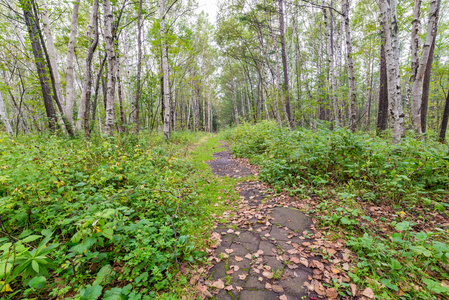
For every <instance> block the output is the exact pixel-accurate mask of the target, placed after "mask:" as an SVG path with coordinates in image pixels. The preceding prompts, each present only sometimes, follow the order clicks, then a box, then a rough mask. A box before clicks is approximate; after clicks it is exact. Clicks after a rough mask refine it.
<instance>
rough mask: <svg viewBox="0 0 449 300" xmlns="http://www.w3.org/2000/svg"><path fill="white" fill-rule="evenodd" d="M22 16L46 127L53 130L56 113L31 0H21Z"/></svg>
mask: <svg viewBox="0 0 449 300" xmlns="http://www.w3.org/2000/svg"><path fill="white" fill-rule="evenodd" d="M21 4H22V9H23V16H24V20H25V24H26V26H27V29H28V34H29V35H30V40H31V47H32V48H33V55H34V60H35V63H36V68H37V74H38V76H39V82H40V85H41V89H42V97H43V98H44V105H45V111H46V113H47V118H48V127H49V129H50V131H52V132H54V131H55V130H56V124H57V120H56V114H55V109H54V107H53V102H52V100H51V91H50V86H49V82H50V81H49V78H48V76H47V75H48V74H47V70H46V68H45V65H44V64H43V62H44V61H45V60H44V58H43V50H42V46H41V44H40V37H39V29H38V27H37V24H36V21H37V20H36V18H35V16H34V15H33V12H32V5H33V4H32V1H28V0H25V1H22V2H21Z"/></svg>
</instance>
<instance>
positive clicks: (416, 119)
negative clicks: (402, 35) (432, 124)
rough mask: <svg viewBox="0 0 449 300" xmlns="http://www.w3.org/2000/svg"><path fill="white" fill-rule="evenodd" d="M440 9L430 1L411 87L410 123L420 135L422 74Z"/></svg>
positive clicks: (437, 3)
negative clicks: (425, 32) (425, 29)
mask: <svg viewBox="0 0 449 300" xmlns="http://www.w3.org/2000/svg"><path fill="white" fill-rule="evenodd" d="M439 7H440V1H439V0H430V8H429V22H428V25H427V35H426V40H425V42H424V45H423V47H422V54H421V60H420V61H419V65H418V70H417V72H416V77H415V80H414V81H413V87H412V123H413V129H414V130H415V131H416V132H417V133H421V132H422V130H421V99H422V98H421V97H422V84H423V79H424V73H425V71H426V67H427V63H428V59H429V54H430V48H431V45H432V41H433V37H434V36H435V35H436V31H437V26H436V22H437V19H438V12H439Z"/></svg>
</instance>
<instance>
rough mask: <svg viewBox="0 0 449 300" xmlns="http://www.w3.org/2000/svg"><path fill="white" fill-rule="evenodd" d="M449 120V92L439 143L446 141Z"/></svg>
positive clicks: (448, 93) (448, 92)
mask: <svg viewBox="0 0 449 300" xmlns="http://www.w3.org/2000/svg"><path fill="white" fill-rule="evenodd" d="M448 120H449V90H448V91H447V96H446V104H445V105H444V112H443V119H442V120H441V130H440V138H439V141H440V142H441V143H443V142H444V140H445V139H446V130H447V122H448Z"/></svg>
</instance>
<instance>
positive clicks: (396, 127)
mask: <svg viewBox="0 0 449 300" xmlns="http://www.w3.org/2000/svg"><path fill="white" fill-rule="evenodd" d="M379 9H380V17H381V21H380V23H381V27H382V39H383V43H384V47H385V60H386V64H387V80H388V103H389V107H388V111H389V115H390V120H391V139H392V142H393V144H399V143H400V142H401V123H400V117H399V110H398V97H397V96H398V95H397V88H398V82H397V79H398V75H397V73H396V72H397V68H396V64H397V63H398V62H397V61H396V59H395V54H394V49H393V41H392V39H391V9H390V5H389V4H388V0H380V1H379Z"/></svg>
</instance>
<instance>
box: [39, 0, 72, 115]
mask: <svg viewBox="0 0 449 300" xmlns="http://www.w3.org/2000/svg"><path fill="white" fill-rule="evenodd" d="M41 4H42V23H43V25H44V33H45V37H46V39H47V48H48V55H49V57H50V64H51V68H52V70H53V77H54V79H55V80H54V84H55V88H56V93H57V97H58V99H59V100H60V101H61V102H62V103H64V97H63V96H62V91H61V79H60V77H59V68H58V63H57V60H58V58H57V55H56V50H55V44H54V41H53V35H52V34H51V30H50V20H49V19H48V12H47V4H46V3H45V2H44V1H41ZM64 113H65V115H66V116H67V112H66V111H64ZM67 117H68V116H67ZM68 120H69V121H70V122H72V121H71V118H70V119H69V118H68Z"/></svg>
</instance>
